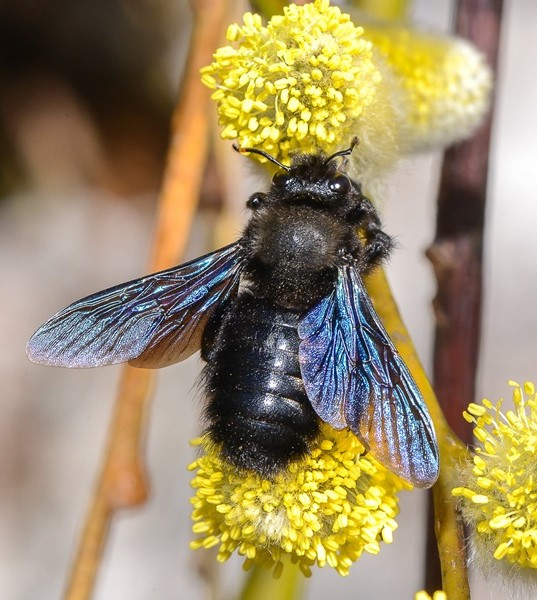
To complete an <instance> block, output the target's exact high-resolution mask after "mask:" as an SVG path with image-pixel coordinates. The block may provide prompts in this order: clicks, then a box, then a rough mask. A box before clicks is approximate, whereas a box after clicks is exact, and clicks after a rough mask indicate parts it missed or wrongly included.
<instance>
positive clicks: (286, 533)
mask: <svg viewBox="0 0 537 600" xmlns="http://www.w3.org/2000/svg"><path fill="white" fill-rule="evenodd" d="M196 443H197V445H199V446H201V448H202V450H203V451H204V454H203V455H202V456H201V457H200V458H198V460H196V461H195V462H194V463H193V464H192V465H191V466H190V469H191V470H193V471H196V473H195V476H194V478H193V480H192V487H193V488H194V489H195V496H194V498H193V499H192V504H193V506H194V510H193V515H192V518H193V520H194V525H193V531H194V533H196V534H197V535H199V536H200V537H199V539H197V540H195V541H194V542H192V544H191V545H192V547H193V548H201V547H203V548H210V547H212V546H219V548H218V560H219V561H221V562H223V561H225V560H227V559H228V558H229V557H230V556H231V554H232V553H233V552H235V551H237V552H238V553H239V554H240V555H243V556H245V557H246V562H245V567H247V568H248V567H249V566H251V565H253V564H258V565H261V566H264V567H267V568H274V571H275V574H278V572H280V571H281V569H282V568H283V564H284V562H285V561H286V560H291V561H292V562H294V563H298V565H299V567H300V569H301V570H302V572H303V573H304V574H305V575H309V574H310V572H311V567H312V566H313V565H314V564H317V565H318V566H319V567H323V566H325V565H329V566H331V567H333V568H334V569H336V570H337V571H338V573H340V574H341V575H347V574H348V572H349V568H350V566H351V565H352V563H353V562H355V561H356V560H357V559H358V558H359V557H360V555H361V554H362V553H363V552H369V553H371V554H377V553H378V552H379V550H380V544H381V542H385V543H390V542H391V541H392V535H393V532H394V531H395V529H396V528H397V523H396V521H395V517H396V515H397V512H398V499H397V492H399V491H400V490H401V489H403V488H406V489H408V488H409V486H408V484H405V483H403V482H402V481H401V480H400V479H398V478H397V477H396V476H395V475H392V474H391V473H389V472H388V471H387V470H386V469H385V468H384V467H383V466H382V465H380V464H379V463H377V462H376V461H375V460H374V459H373V458H372V457H370V456H369V455H367V456H363V453H364V447H363V446H362V444H361V443H360V442H359V441H358V439H357V438H356V436H354V435H353V434H352V433H351V432H350V431H348V430H344V431H336V430H334V429H332V428H330V427H329V426H327V425H325V426H324V427H323V433H322V435H321V437H320V439H319V440H318V441H317V442H316V445H315V447H314V448H313V449H312V451H311V453H310V454H309V455H308V456H307V457H306V458H305V459H304V460H303V461H302V462H297V463H294V464H292V465H290V466H289V468H288V470H287V472H286V473H285V474H282V475H280V476H277V477H276V478H275V479H274V480H273V481H269V480H265V479H262V478H261V477H260V476H258V475H256V474H255V473H245V472H238V471H237V470H236V468H235V467H233V466H232V465H230V464H228V463H227V462H226V461H224V460H223V459H222V458H221V456H220V455H219V453H218V448H215V447H214V446H213V445H212V444H211V442H210V441H208V440H207V439H205V438H201V439H199V440H197V441H196Z"/></svg>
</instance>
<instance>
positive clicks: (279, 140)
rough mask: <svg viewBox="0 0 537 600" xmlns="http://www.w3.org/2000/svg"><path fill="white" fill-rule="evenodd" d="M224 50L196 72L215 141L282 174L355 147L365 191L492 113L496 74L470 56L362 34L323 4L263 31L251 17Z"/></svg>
mask: <svg viewBox="0 0 537 600" xmlns="http://www.w3.org/2000/svg"><path fill="white" fill-rule="evenodd" d="M227 39H228V41H229V42H230V45H228V46H225V47H223V48H220V49H219V50H217V51H216V53H215V54H214V60H213V62H212V63H211V64H210V65H208V66H206V67H204V68H203V69H202V71H201V72H202V81H203V82H204V83H205V85H207V86H208V87H209V88H211V89H212V90H214V91H213V94H212V98H213V99H214V100H215V101H216V104H217V110H218V115H219V122H220V125H221V126H222V131H221V135H222V137H223V138H224V139H236V140H238V142H239V144H240V145H241V146H246V147H255V148H257V149H261V150H264V151H266V152H268V153H269V154H271V155H273V156H274V157H276V158H277V159H278V160H280V161H281V162H284V163H288V162H289V160H290V156H291V155H292V154H293V153H294V152H296V151H300V152H318V151H324V152H325V153H327V154H331V153H333V152H334V151H337V150H340V149H341V148H344V147H346V146H348V145H349V143H350V140H351V139H352V138H353V137H354V136H358V137H359V139H360V150H359V152H355V153H354V154H353V156H352V159H351V160H352V165H351V170H352V174H353V176H355V177H357V178H358V179H359V180H360V181H361V182H362V183H364V182H367V181H368V180H371V179H374V178H375V176H376V175H378V174H379V173H380V172H382V170H384V169H385V168H386V167H389V166H391V165H392V164H393V162H394V161H395V160H396V158H398V156H399V155H400V154H401V152H403V153H404V152H409V151H414V150H419V149H423V148H426V147H430V146H438V145H445V144H448V143H451V142H453V141H454V140H457V139H461V138H463V137H465V136H467V135H469V134H470V133H471V132H472V131H473V129H474V128H475V127H476V126H477V125H478V124H479V123H480V122H481V120H482V118H483V116H484V115H485V113H486V111H487V108H488V105H489V96H490V89H491V79H492V78H491V72H490V69H489V68H488V67H487V65H486V64H485V61H484V59H483V57H482V56H481V54H480V53H479V52H477V51H476V50H475V49H474V48H473V47H472V46H471V45H470V44H468V43H466V42H463V41H462V40H458V39H455V38H448V37H442V36H433V35H430V34H423V33H419V32H417V31H415V30H411V29H408V28H402V27H385V28H379V27H373V26H369V25H366V27H365V31H364V28H363V27H361V26H358V25H355V24H354V23H353V22H352V20H351V17H350V16H349V15H348V14H345V13H342V12H341V11H340V9H339V8H338V7H336V6H330V3H329V0H315V1H314V2H312V3H310V4H305V5H304V6H297V5H294V4H291V5H289V6H287V7H285V8H284V14H283V15H278V16H273V17H272V18H271V19H270V21H269V22H268V23H267V24H266V26H265V25H263V23H262V20H261V17H260V16H259V15H255V14H251V13H246V14H245V15H244V18H243V24H242V25H239V24H234V25H231V26H230V27H229V29H228V32H227ZM253 158H256V159H257V160H264V159H263V158H261V157H259V155H256V156H254V157H253Z"/></svg>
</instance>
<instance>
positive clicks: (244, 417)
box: [27, 140, 438, 487]
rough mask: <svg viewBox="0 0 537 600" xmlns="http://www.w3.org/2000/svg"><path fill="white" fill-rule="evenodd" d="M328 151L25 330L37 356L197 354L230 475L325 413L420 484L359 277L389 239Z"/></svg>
mask: <svg viewBox="0 0 537 600" xmlns="http://www.w3.org/2000/svg"><path fill="white" fill-rule="evenodd" d="M356 142H357V140H353V144H352V145H351V147H350V148H348V149H346V150H342V151H340V152H336V153H335V154H333V155H331V156H326V155H324V154H322V153H317V154H298V155H296V156H295V157H294V158H293V160H292V163H291V166H286V165H283V164H281V163H279V162H278V161H277V160H276V159H275V158H274V157H272V156H270V155H269V154H267V153H265V152H263V151H261V150H258V149H254V148H238V147H235V149H236V150H239V151H240V152H244V153H246V152H253V153H257V154H260V155H262V156H264V157H265V158H266V159H268V160H269V161H272V162H273V163H275V164H276V165H278V167H279V169H280V170H279V171H278V172H277V173H276V174H275V175H274V177H273V179H272V183H271V185H270V188H269V190H268V192H266V193H261V192H258V193H255V194H253V195H252V196H251V197H250V198H249V199H248V201H247V203H246V206H247V208H248V209H249V210H250V212H251V216H250V220H249V222H248V224H247V225H246V228H245V230H244V233H243V236H242V237H241V238H240V239H239V240H238V241H237V242H235V243H233V244H231V245H229V246H226V247H225V248H221V249H220V250H216V251H215V252H211V253H210V254H206V255H205V256H202V257H201V258H197V259H195V260H192V261H190V262H188V263H186V264H183V265H180V266H178V267H174V268H172V269H167V270H165V271H161V272H159V273H155V274H153V275H148V276H146V277H142V278H140V279H136V280H133V281H130V282H128V283H123V284H121V285H118V286H115V287H112V288H109V289H107V290H104V291H102V292H97V293H96V294H93V295H91V296H88V297H87V298H83V299H82V300H78V301H77V302H74V303H73V304H71V305H70V306H68V307H67V308H65V309H63V310H61V311H60V312H58V313H57V314H56V315H54V316H53V317H52V318H51V319H49V320H48V321H47V322H46V323H45V324H44V325H43V326H41V327H40V328H39V329H38V330H37V331H36V333H35V334H34V335H33V336H32V338H31V339H30V341H29V342H28V346H27V353H28V356H29V357H30V359H31V360H33V361H35V362H37V363H41V364H45V365H53V366H64V367H98V366H103V365H110V364H116V363H122V362H128V363H129V364H131V365H133V366H135V367H145V368H158V367H166V366H168V365H171V364H173V363H176V362H179V361H181V360H184V359H185V358H187V357H188V356H190V355H191V354H193V353H194V352H197V351H198V350H201V356H202V358H203V359H204V361H205V362H206V366H205V368H204V372H203V375H202V378H203V379H202V380H203V384H204V388H205V394H206V397H207V402H206V408H205V415H206V420H207V433H208V435H209V436H210V439H211V440H212V441H213V442H214V443H215V444H217V445H218V447H219V448H221V453H222V456H223V457H224V458H225V459H226V460H227V461H228V462H230V463H231V464H233V465H235V466H236V467H237V468H238V469H245V470H250V471H254V472H257V473H258V474H259V475H261V476H262V477H265V478H273V477H274V476H275V475H277V474H278V473H281V472H283V471H285V469H286V467H287V466H288V465H289V464H290V463H291V462H293V461H297V460H300V459H301V458H303V457H304V456H305V455H306V453H307V452H308V451H309V449H310V447H311V445H312V442H313V441H314V440H315V439H316V437H317V436H318V435H319V432H320V426H321V421H324V422H325V423H328V424H329V425H331V426H332V427H334V428H335V429H343V428H345V427H349V428H350V429H351V431H352V432H353V433H354V434H355V435H356V436H357V437H358V438H359V439H360V441H361V442H362V443H363V444H364V446H365V448H366V449H367V450H368V451H369V452H370V453H371V454H372V455H373V456H374V457H375V458H376V459H378V460H379V461H380V462H381V463H383V464H384V465H385V466H386V467H387V468H389V469H390V470H391V471H393V472H394V473H396V474H397V475H399V476H400V477H401V478H403V479H405V480H407V481H408V482H410V483H412V484H413V485H415V486H418V487H429V486H431V485H432V484H433V483H434V482H435V480H436V478H437V476H438V448H437V443H436V437H435V432H434V428H433V425H432V422H431V419H430V416H429V414H428V411H427V409H426V407H425V403H424V401H423V398H422V396H421V394H420V392H419V390H418V387H417V385H416V383H415V382H414V380H413V379H412V376H411V375H410V372H409V370H408V368H407V367H406V365H405V363H404V362H403V360H402V359H401V358H400V356H399V354H398V353H397V350H396V349H395V347H394V345H393V343H392V341H391V340H390V338H389V336H388V334H387V332H386V330H385V329H384V327H383V325H382V323H381V322H380V320H379V317H378V316H377V314H376V313H375V310H374V308H373V305H372V303H371V300H370V298H369V296H368V294H367V291H366V289H365V287H364V283H363V277H364V276H365V275H367V274H368V273H369V272H370V271H371V270H372V269H373V268H374V267H376V266H377V265H379V264H380V263H381V262H382V261H383V260H384V259H386V258H387V256H388V254H389V253H390V250H391V248H392V245H393V244H392V240H391V238H390V237H389V236H388V235H387V234H386V233H384V232H383V231H382V229H381V223H380V219H379V216H378V214H377V212H376V210H375V208H374V207H373V205H372V203H371V202H370V201H369V200H368V199H367V198H366V197H365V196H364V195H363V194H362V191H361V187H360V185H359V184H357V183H356V182H354V181H353V180H351V179H350V178H349V177H348V176H347V175H346V174H345V173H344V172H342V170H340V168H339V166H338V162H340V161H338V160H337V159H338V158H339V157H343V156H346V155H349V154H350V153H351V152H352V149H353V147H354V145H355V144H356Z"/></svg>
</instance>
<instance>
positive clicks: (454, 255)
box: [426, 0, 502, 591]
mask: <svg viewBox="0 0 537 600" xmlns="http://www.w3.org/2000/svg"><path fill="white" fill-rule="evenodd" d="M501 12H502V2H501V0H459V1H458V3H457V11H456V17H455V23H456V24H455V32H456V33H457V34H458V35H460V36H461V37H463V38H465V39H468V40H470V41H471V42H473V43H474V44H475V45H476V46H477V48H479V49H480V50H481V51H482V52H483V53H484V54H485V56H486V58H487V60H488V63H489V64H490V66H491V67H492V69H493V71H494V72H495V71H496V64H497V56H498V44H499V33H500V24H501ZM491 124H492V111H491V112H490V114H489V117H488V118H487V119H486V121H485V122H484V124H483V125H482V127H481V128H480V129H479V131H478V132H477V134H476V135H475V136H474V137H473V138H472V139H471V140H468V141H466V142H462V143H460V144H457V145H456V146H454V147H453V148H450V149H449V150H448V151H447V152H446V154H445V157H444V163H443V166H442V175H441V182H440V190H439V195H438V211H437V220H436V236H435V240H434V242H433V244H432V245H431V247H430V248H429V249H428V251H427V256H428V258H429V260H430V261H431V263H432V265H433V268H434V271H435V275H436V279H437V295H436V298H435V300H434V308H435V315H436V334H435V348H434V359H433V361H434V363H433V372H434V386H435V390H436V392H437V394H438V398H439V400H440V404H441V405H442V407H443V409H444V412H445V415H446V418H447V420H448V422H449V423H450V425H451V427H452V428H453V429H454V431H455V432H456V433H457V435H458V436H459V437H460V438H461V439H462V440H464V441H465V442H466V443H468V444H470V443H471V442H472V426H471V425H470V424H469V423H467V422H466V421H465V420H464V419H462V418H461V415H462V411H463V410H465V409H466V407H467V406H468V404H469V403H470V402H474V400H475V384H476V372H477V367H478V356H479V338H480V330H481V305H482V286H483V281H482V279H483V277H482V255H483V229H484V224H485V209H486V197H487V175H488V156H489V145H490V132H491ZM434 504H435V510H436V509H437V508H438V504H437V501H436V498H435V500H434ZM429 521H430V527H429V537H428V542H427V565H426V573H427V580H426V584H427V589H428V590H429V591H433V590H435V589H439V588H440V587H441V584H442V574H441V573H440V569H439V568H438V561H437V555H436V552H435V545H436V542H438V544H441V540H440V538H438V539H437V540H436V541H435V538H434V532H433V529H434V527H433V516H432V510H430V519H429ZM440 552H442V548H441V547H440Z"/></svg>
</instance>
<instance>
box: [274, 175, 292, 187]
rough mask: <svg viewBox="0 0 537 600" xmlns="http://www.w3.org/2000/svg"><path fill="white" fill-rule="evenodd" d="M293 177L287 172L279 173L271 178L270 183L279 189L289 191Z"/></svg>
mask: <svg viewBox="0 0 537 600" xmlns="http://www.w3.org/2000/svg"><path fill="white" fill-rule="evenodd" d="M293 180H294V177H293V176H292V175H290V174H289V173H288V172H287V171H279V172H278V173H276V175H274V177H273V178H272V183H273V184H274V185H275V186H276V187H278V188H280V189H289V188H290V187H291V186H292V184H293Z"/></svg>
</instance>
